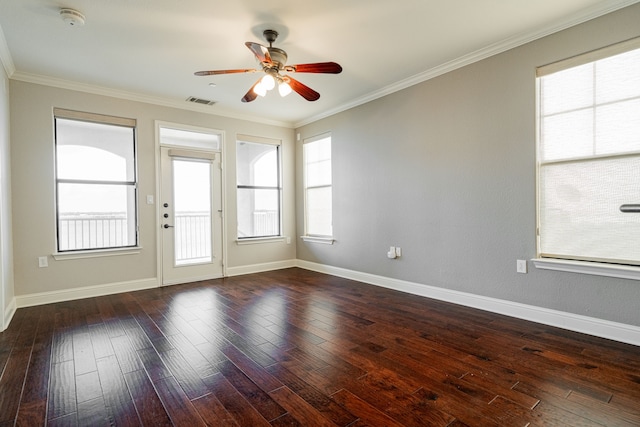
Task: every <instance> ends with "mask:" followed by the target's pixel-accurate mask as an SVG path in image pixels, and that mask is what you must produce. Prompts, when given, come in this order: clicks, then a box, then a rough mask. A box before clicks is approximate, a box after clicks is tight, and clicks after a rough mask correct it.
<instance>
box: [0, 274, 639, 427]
mask: <svg viewBox="0 0 640 427" xmlns="http://www.w3.org/2000/svg"><path fill="white" fill-rule="evenodd" d="M0 372H2V376H1V377H0V426H2V427H4V426H12V425H18V426H38V425H49V426H103V425H104V426H106V425H117V426H137V425H145V426H171V425H175V426H201V425H211V426H251V427H255V426H297V425H299V426H351V427H356V426H452V427H453V426H456V427H459V426H527V425H531V426H543V425H544V426H640V347H635V346H631V345H626V344H621V343H617V342H612V341H608V340H605V339H599V338H594V337H590V336H586V335H581V334H578V333H573V332H568V331H564V330H561V329H556V328H553V327H548V326H544V325H539V324H535V323H530V322H526V321H522V320H517V319H513V318H508V317H504V316H500V315H496V314H491V313H487V312H483V311H479V310H474V309H470V308H465V307H460V306H456V305H452V304H447V303H443V302H438V301H433V300H429V299H426V298H421V297H416V296H412V295H408V294H403V293H399V292H394V291H391V290H387V289H383V288H378V287H375V286H370V285H365V284H362V283H358V282H354V281H350V280H346V279H342V278H338V277H333V276H329V275H324V274H319V273H314V272H310V271H306V270H302V269H295V268H294V269H286V270H280V271H273V272H267V273H260V274H253V275H246V276H240V277H233V278H226V279H220V280H211V281H204V282H198V283H193V284H187V285H179V286H172V287H166V288H160V289H153V290H147V291H139V292H130V293H123V294H119V295H111V296H105V297H98V298H90V299H85V300H80V301H72V302H64V303H58V304H51V305H45V306H39V307H30V308H21V309H19V310H18V311H17V312H16V314H15V317H14V319H13V321H12V323H11V325H10V327H9V328H8V329H7V330H6V331H5V332H3V333H1V334H0Z"/></svg>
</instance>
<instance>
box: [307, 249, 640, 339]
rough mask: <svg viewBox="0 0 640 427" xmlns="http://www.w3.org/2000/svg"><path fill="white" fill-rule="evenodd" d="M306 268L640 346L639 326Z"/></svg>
mask: <svg viewBox="0 0 640 427" xmlns="http://www.w3.org/2000/svg"><path fill="white" fill-rule="evenodd" d="M297 266H298V267H300V268H304V269H307V270H312V271H317V272H320V273H326V274H331V275H334V276H338V277H344V278H347V279H351V280H357V281H359V282H363V283H368V284H371V285H375V286H381V287H384V288H389V289H393V290H396V291H400V292H406V293H410V294H413V295H419V296H423V297H427V298H433V299H437V300H440V301H446V302H451V303H454V304H459V305H463V306H467V307H473V308H477V309H480V310H485V311H489V312H492V313H498V314H503V315H505V316H510V317H515V318H518V319H524V320H529V321H532V322H536V323H542V324H544V325H550V326H555V327H558V328H563V329H568V330H570V331H575V332H580V333H584V334H589V335H594V336H597V337H602V338H607V339H611V340H615V341H620V342H624V343H628V344H633V345H637V346H640V327H638V326H634V325H627V324H624V323H617V322H611V321H608V320H602V319H596V318H594V317H587V316H581V315H578V314H573V313H567V312H563V311H557V310H551V309H547V308H542V307H536V306H532V305H527V304H520V303H516V302H512V301H506V300H500V299H496V298H490V297H484V296H480V295H474V294H470V293H466V292H460V291H454V290H450V289H443V288H439V287H435V286H429V285H424V284H420V283H413V282H407V281H404V280H398V279H393V278H389V277H384V276H377V275H374V274H369V273H361V272H358V271H353V270H347V269H344V268H339V267H333V266H330V265H323V264H316V263H313V262H309V261H303V260H297Z"/></svg>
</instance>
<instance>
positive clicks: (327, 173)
mask: <svg viewBox="0 0 640 427" xmlns="http://www.w3.org/2000/svg"><path fill="white" fill-rule="evenodd" d="M303 157H304V202H305V207H304V212H305V235H306V236H310V237H325V238H328V237H331V236H332V235H333V226H332V217H331V136H327V135H324V136H321V137H318V138H312V139H309V140H305V142H304V144H303Z"/></svg>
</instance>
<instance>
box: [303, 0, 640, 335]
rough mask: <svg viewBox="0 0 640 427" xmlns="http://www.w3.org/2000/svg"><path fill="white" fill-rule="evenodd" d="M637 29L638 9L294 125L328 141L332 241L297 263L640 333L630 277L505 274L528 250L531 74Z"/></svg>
mask: <svg viewBox="0 0 640 427" xmlns="http://www.w3.org/2000/svg"><path fill="white" fill-rule="evenodd" d="M638 23H640V4H636V5H634V6H631V7H628V8H626V9H622V10H620V11H618V12H615V13H612V14H610V15H607V16H604V17H601V18H598V19H596V20H593V21H590V22H587V23H585V24H582V25H579V26H577V27H573V28H570V29H568V30H565V31H562V32H560V33H557V34H554V35H551V36H548V37H546V38H543V39H540V40H537V41H535V42H532V43H529V44H527V45H524V46H522V47H519V48H516V49H513V50H510V51H508V52H505V53H503V54H500V55H497V56H494V57H491V58H489V59H486V60H483V61H481V62H478V63H475V64H473V65H470V66H467V67H464V68H461V69H458V70H456V71H453V72H450V73H447V74H445V75H442V76H440V77H437V78H434V79H432V80H429V81H427V82H424V83H421V84H419V85H416V86H414V87H410V88H408V89H405V90H403V91H401V92H397V93H394V94H392V95H388V96H385V97H384V98H380V99H378V100H375V101H373V102H370V103H367V104H365V105H362V106H359V107H356V108H353V109H351V110H348V111H345V112H342V113H339V114H336V115H334V116H331V117H329V118H326V119H323V120H320V121H317V122H315V123H312V124H309V125H306V126H303V127H301V128H300V129H298V130H297V132H299V133H300V134H301V140H304V138H309V137H311V136H314V135H318V134H320V133H323V132H327V131H330V132H331V134H332V156H333V221H334V224H333V225H334V237H335V239H336V242H335V244H334V245H322V244H314V243H306V242H303V241H301V240H298V251H297V256H298V259H301V260H306V261H310V262H315V263H320V264H325V265H330V266H335V267H341V268H346V269H349V270H354V271H358V272H365V273H370V274H375V275H380V276H384V277H390V278H395V279H400V280H407V281H411V282H416V283H420V284H426V285H431V286H437V287H441V288H446V289H450V290H458V291H463V292H468V293H472V294H476V295H481V296H487V297H493V298H498V299H503V300H508V301H514V302H518V303H522V304H528V305H534V306H538V307H544V308H549V309H554V310H560V311H564V312H569V313H575V314H580V315H586V316H591V317H595V318H600V319H605V320H611V321H616V322H622V323H626V324H631V325H637V326H640V310H638V302H639V301H640V283H639V282H637V281H633V280H624V279H613V278H604V277H597V276H588V275H582V274H574V273H565V272H552V271H545V270H536V269H535V268H534V267H533V265H532V264H531V263H529V273H528V274H526V275H524V274H517V273H516V259H531V258H535V256H536V240H535V226H536V215H535V209H536V203H535V200H536V195H535V188H536V181H535V174H536V172H535V162H536V157H535V149H536V148H535V147H536V140H535V134H536V133H535V75H534V72H535V68H536V67H537V66H540V65H544V64H547V63H550V62H554V61H557V60H560V59H564V58H567V57H570V56H573V55H577V54H580V53H583V52H585V51H589V50H593V49H596V48H600V47H603V46H606V45H609V44H612V43H616V42H619V41H623V40H626V39H629V38H633V37H638V36H640V25H639V24H638ZM297 147H298V150H297V158H296V162H297V165H298V170H297V177H296V179H297V182H298V186H297V188H298V190H297V198H296V200H297V202H296V203H297V211H296V212H297V228H298V235H301V234H302V232H303V230H304V226H303V216H302V212H303V194H302V190H301V188H302V174H301V164H302V155H301V151H302V150H301V143H298V145H297ZM392 245H393V246H400V247H402V251H403V256H402V257H401V258H399V259H397V260H390V259H387V258H386V252H387V251H388V248H389V246H392Z"/></svg>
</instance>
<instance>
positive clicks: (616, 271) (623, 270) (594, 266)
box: [531, 258, 640, 280]
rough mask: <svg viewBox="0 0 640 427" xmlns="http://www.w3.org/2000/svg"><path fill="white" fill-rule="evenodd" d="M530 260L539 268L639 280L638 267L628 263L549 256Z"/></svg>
mask: <svg viewBox="0 0 640 427" xmlns="http://www.w3.org/2000/svg"><path fill="white" fill-rule="evenodd" d="M531 261H532V262H533V265H535V267H536V268H539V269H541V270H555V271H567V272H570V273H580V274H591V275H594V276H607V277H617V278H620V279H630V280H640V267H633V266H630V265H618V264H607V263H602V262H588V261H573V260H566V259H551V258H534V259H532V260H531Z"/></svg>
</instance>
